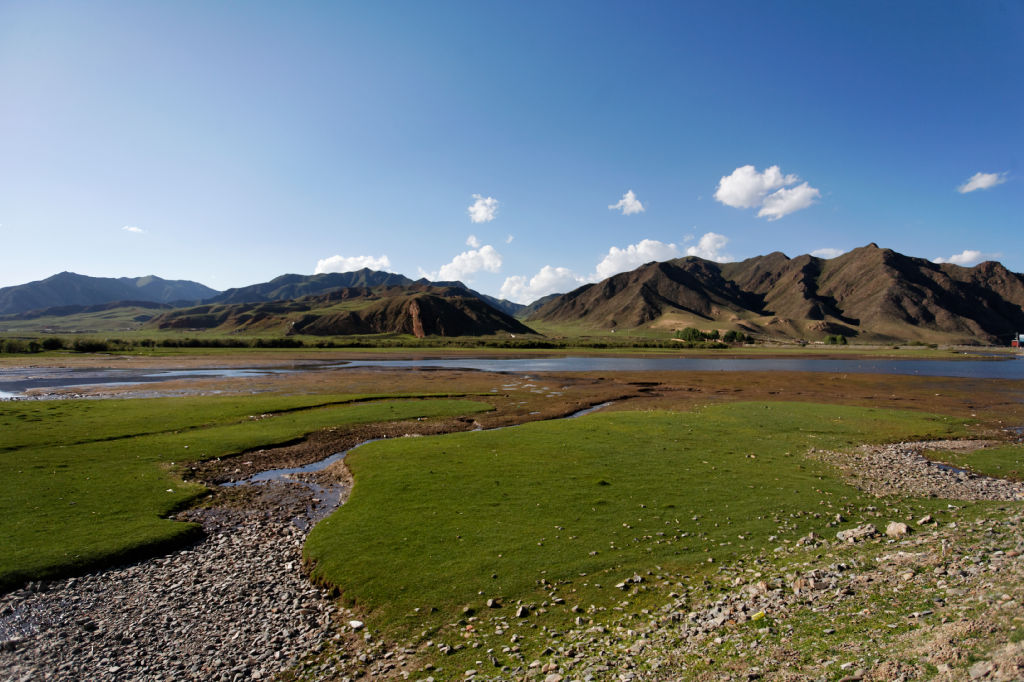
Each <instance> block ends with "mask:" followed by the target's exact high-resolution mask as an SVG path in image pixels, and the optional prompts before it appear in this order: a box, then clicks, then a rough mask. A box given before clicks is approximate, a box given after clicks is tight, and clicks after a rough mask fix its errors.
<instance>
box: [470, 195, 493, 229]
mask: <svg viewBox="0 0 1024 682" xmlns="http://www.w3.org/2000/svg"><path fill="white" fill-rule="evenodd" d="M473 198H474V199H476V201H474V202H473V205H472V206H470V207H469V209H468V212H469V219H470V220H472V221H473V222H474V223H489V222H491V221H492V220H494V216H495V215H497V213H498V200H497V199H495V198H494V197H483V196H481V195H479V194H474V195H473Z"/></svg>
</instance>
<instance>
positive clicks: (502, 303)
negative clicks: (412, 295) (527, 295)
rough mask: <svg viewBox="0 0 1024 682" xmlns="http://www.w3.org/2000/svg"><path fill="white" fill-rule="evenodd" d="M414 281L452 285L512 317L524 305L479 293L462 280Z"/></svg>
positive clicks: (444, 285)
mask: <svg viewBox="0 0 1024 682" xmlns="http://www.w3.org/2000/svg"><path fill="white" fill-rule="evenodd" d="M416 283H417V284H427V285H430V286H435V287H454V288H457V289H463V290H464V291H466V292H468V293H469V294H470V295H471V296H476V297H477V298H479V299H480V300H482V301H485V302H486V303H489V304H490V305H491V306H492V307H494V308H497V309H498V310H500V311H501V312H503V313H505V314H506V315H512V316H513V317H515V316H517V315H518V314H519V311H521V310H522V309H523V308H525V307H526V306H524V305H523V304H522V303H516V302H514V301H509V300H508V299H505V298H495V297H494V296H488V295H487V294H481V293H480V292H479V291H474V290H473V289H470V288H469V287H467V286H466V285H465V284H463V283H462V282H459V281H458V280H456V281H452V282H443V281H442V282H431V281H430V280H428V279H427V278H425V277H424V278H421V279H418V280H416Z"/></svg>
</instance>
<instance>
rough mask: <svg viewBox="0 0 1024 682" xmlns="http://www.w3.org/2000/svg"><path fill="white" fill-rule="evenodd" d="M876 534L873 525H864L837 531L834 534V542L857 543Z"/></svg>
mask: <svg viewBox="0 0 1024 682" xmlns="http://www.w3.org/2000/svg"><path fill="white" fill-rule="evenodd" d="M877 532H878V531H877V530H876V529H875V526H874V525H873V524H870V523H865V524H864V525H863V526H857V527H856V528H849V529H847V530H841V531H839V532H838V533H836V540H839V541H840V542H857V541H858V540H863V539H864V538H869V537H871V536H872V535H874V534H875V533H877Z"/></svg>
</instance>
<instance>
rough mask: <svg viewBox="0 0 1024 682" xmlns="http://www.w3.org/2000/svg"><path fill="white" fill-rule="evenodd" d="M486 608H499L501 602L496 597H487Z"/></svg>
mask: <svg viewBox="0 0 1024 682" xmlns="http://www.w3.org/2000/svg"><path fill="white" fill-rule="evenodd" d="M487 608H489V609H500V608H501V602H500V601H498V600H497V599H488V600H487Z"/></svg>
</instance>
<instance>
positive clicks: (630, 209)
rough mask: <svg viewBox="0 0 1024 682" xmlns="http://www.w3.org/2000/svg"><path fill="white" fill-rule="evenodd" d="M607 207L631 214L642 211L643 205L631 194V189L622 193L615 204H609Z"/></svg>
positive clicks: (624, 213) (623, 213)
mask: <svg viewBox="0 0 1024 682" xmlns="http://www.w3.org/2000/svg"><path fill="white" fill-rule="evenodd" d="M608 208H610V209H611V210H613V211H619V210H621V211H622V215H633V214H634V213H643V212H644V205H643V204H641V203H640V201H639V200H638V199H637V198H636V195H635V194H633V190H629V191H628V192H626V193H625V194H623V195H622V198H621V199H619V202H618V203H617V204H611V205H610V206H609V207H608Z"/></svg>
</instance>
